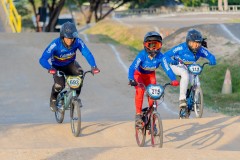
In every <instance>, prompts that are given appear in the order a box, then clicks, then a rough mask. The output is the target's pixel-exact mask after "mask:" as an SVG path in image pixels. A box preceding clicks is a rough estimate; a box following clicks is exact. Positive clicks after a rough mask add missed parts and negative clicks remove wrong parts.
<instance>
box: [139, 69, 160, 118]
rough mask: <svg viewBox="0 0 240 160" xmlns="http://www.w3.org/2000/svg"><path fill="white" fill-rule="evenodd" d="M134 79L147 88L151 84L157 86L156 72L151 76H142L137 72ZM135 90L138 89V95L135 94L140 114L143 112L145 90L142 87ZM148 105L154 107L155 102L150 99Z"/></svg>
mask: <svg viewBox="0 0 240 160" xmlns="http://www.w3.org/2000/svg"><path fill="white" fill-rule="evenodd" d="M134 79H135V80H136V81H137V82H138V83H143V84H144V85H145V86H148V85H149V84H156V76H155V72H153V73H150V74H142V73H140V72H139V71H137V70H136V71H135V72H134ZM135 89H136V94H135V106H136V114H140V113H141V112H142V104H143V98H144V91H145V89H144V88H143V87H142V86H136V87H135ZM148 104H149V106H152V105H153V100H151V99H150V98H148Z"/></svg>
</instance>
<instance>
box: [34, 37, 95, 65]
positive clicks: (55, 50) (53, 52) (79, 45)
mask: <svg viewBox="0 0 240 160" xmlns="http://www.w3.org/2000/svg"><path fill="white" fill-rule="evenodd" d="M77 49H79V50H80V52H81V53H82V55H83V56H84V57H85V58H86V60H87V62H88V63H89V65H91V67H95V66H96V63H95V60H94V57H93V55H92V53H91V52H90V51H89V49H88V48H87V46H86V45H85V44H84V42H83V41H82V40H81V39H80V38H76V39H75V41H74V42H73V44H72V45H71V48H67V47H66V46H65V45H64V43H63V41H62V39H61V38H56V39H54V40H53V41H52V42H51V43H50V44H49V46H48V47H47V48H46V49H45V51H44V52H43V54H42V57H41V58H40V60H39V63H40V64H41V65H42V67H44V68H46V69H47V70H49V69H51V64H50V63H49V62H48V60H49V59H50V58H51V63H52V65H55V66H66V65H68V64H70V63H71V62H73V61H74V60H75V59H76V51H77Z"/></svg>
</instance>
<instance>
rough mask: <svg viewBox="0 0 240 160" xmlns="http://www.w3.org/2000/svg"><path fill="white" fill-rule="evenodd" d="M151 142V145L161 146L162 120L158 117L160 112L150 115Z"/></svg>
mask: <svg viewBox="0 0 240 160" xmlns="http://www.w3.org/2000/svg"><path fill="white" fill-rule="evenodd" d="M150 123H151V128H150V131H151V144H152V147H159V148H161V147H162V146H163V126H162V120H161V118H160V114H158V113H153V114H152V116H151V121H150Z"/></svg>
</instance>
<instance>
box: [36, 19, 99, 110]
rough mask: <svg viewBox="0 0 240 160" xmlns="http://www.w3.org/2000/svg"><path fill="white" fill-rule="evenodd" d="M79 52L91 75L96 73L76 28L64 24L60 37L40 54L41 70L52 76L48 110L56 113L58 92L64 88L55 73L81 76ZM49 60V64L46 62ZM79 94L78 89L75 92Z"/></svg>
mask: <svg viewBox="0 0 240 160" xmlns="http://www.w3.org/2000/svg"><path fill="white" fill-rule="evenodd" d="M78 49H79V50H80V52H81V53H82V55H83V56H84V57H85V58H86V60H87V62H88V63H89V65H90V66H91V68H92V73H98V72H100V70H99V69H98V68H97V65H96V63H95V60H94V57H93V55H92V53H91V52H90V51H89V49H88V48H87V46H86V45H85V44H84V42H83V41H82V40H81V39H80V38H79V36H78V32H77V28H76V26H75V24H74V23H71V22H66V23H64V24H63V25H62V27H61V30H60V37H58V38H56V39H54V40H53V41H52V42H51V43H50V44H49V45H48V47H47V48H46V49H45V51H44V52H43V54H42V57H41V58H40V60H39V62H40V64H41V65H42V67H43V68H45V69H47V70H48V72H49V73H50V74H53V79H54V84H53V86H52V92H51V97H50V109H51V110H52V111H53V112H55V111H56V109H57V108H56V98H57V95H58V93H59V92H61V91H62V90H63V88H64V87H65V79H64V77H63V76H61V77H59V76H57V75H56V71H57V70H59V71H62V72H64V73H65V74H66V75H81V74H83V70H82V68H81V66H80V65H79V64H78V62H77V61H76V60H75V59H76V51H77V50H78ZM49 59H51V64H50V63H49V62H48V60H49ZM77 94H78V95H79V94H80V88H79V89H78V90H77Z"/></svg>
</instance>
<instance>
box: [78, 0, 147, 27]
mask: <svg viewBox="0 0 240 160" xmlns="http://www.w3.org/2000/svg"><path fill="white" fill-rule="evenodd" d="M141 1H142V2H145V0H88V1H86V0H75V2H77V3H78V5H79V6H80V7H81V6H82V4H83V3H84V2H89V4H90V6H89V9H88V11H87V14H85V13H84V15H86V23H87V24H88V23H90V22H91V20H92V16H93V15H94V18H95V21H96V22H99V21H101V20H102V19H104V18H105V17H107V16H108V15H109V14H110V13H111V12H112V11H114V10H116V9H117V8H119V7H121V6H122V5H124V4H126V3H128V2H131V3H135V2H141ZM106 4H111V7H110V8H109V10H108V11H106V12H105V13H103V7H104V5H106Z"/></svg>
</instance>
